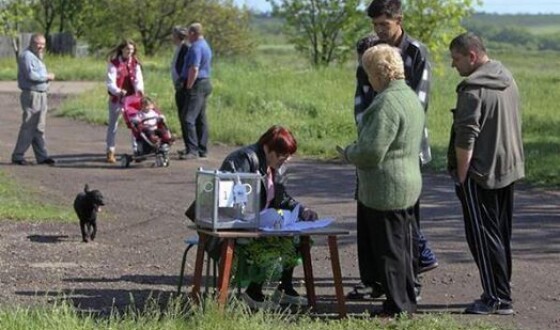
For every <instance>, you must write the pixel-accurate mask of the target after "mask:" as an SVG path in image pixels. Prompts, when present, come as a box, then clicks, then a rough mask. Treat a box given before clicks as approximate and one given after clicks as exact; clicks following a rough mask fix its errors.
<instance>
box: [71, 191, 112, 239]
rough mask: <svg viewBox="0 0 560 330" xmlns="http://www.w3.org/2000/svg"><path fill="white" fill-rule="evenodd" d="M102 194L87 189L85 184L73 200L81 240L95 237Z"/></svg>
mask: <svg viewBox="0 0 560 330" xmlns="http://www.w3.org/2000/svg"><path fill="white" fill-rule="evenodd" d="M103 205H105V203H104V202H103V195H102V194H101V192H100V191H99V190H89V186H88V185H87V184H86V186H85V187H84V192H81V193H79V194H78V195H77V196H76V199H75V200H74V210H75V211H76V214H77V215H78V218H79V219H80V229H81V230H82V240H83V241H84V242H86V243H87V242H88V240H91V241H93V240H94V239H95V234H96V233H97V212H99V211H101V206H103Z"/></svg>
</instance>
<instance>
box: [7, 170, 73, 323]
mask: <svg viewBox="0 0 560 330" xmlns="http://www.w3.org/2000/svg"><path fill="white" fill-rule="evenodd" d="M40 196H41V193H40V192H38V191H35V190H34V189H33V188H31V187H26V186H23V187H22V185H21V184H19V183H17V182H16V181H15V180H14V179H12V178H10V177H8V176H7V175H6V174H5V173H3V172H0V219H3V220H13V221H25V222H34V223H37V222H53V221H56V222H75V221H76V217H75V215H74V214H73V211H72V210H70V209H69V208H63V207H60V206H56V205H52V204H48V203H43V202H41V201H40ZM0 329H3V328H2V327H0ZM6 329H7V328H6Z"/></svg>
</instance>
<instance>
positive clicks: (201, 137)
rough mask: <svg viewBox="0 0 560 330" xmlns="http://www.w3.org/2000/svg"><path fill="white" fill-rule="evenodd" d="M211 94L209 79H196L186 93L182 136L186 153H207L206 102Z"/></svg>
mask: <svg viewBox="0 0 560 330" xmlns="http://www.w3.org/2000/svg"><path fill="white" fill-rule="evenodd" d="M210 93H212V84H211V83H210V79H198V80H197V81H196V82H195V83H194V85H193V87H192V88H191V89H189V90H187V91H186V94H187V95H186V97H185V104H184V106H183V109H184V110H183V114H182V115H183V117H182V121H183V125H185V132H186V134H185V135H184V136H183V140H184V142H185V147H186V151H187V153H190V154H195V155H199V154H206V153H207V152H208V123H207V121H206V100H207V99H208V96H209V95H210Z"/></svg>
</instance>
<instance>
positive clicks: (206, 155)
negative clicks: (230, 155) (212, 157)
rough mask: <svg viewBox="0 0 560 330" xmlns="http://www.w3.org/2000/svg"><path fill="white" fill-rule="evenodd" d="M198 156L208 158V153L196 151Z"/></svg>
mask: <svg viewBox="0 0 560 330" xmlns="http://www.w3.org/2000/svg"><path fill="white" fill-rule="evenodd" d="M198 157H200V158H208V154H207V153H205V152H199V153H198Z"/></svg>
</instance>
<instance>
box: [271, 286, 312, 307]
mask: <svg viewBox="0 0 560 330" xmlns="http://www.w3.org/2000/svg"><path fill="white" fill-rule="evenodd" d="M270 300H272V301H274V302H275V303H278V304H280V305H297V306H307V298H305V297H302V296H290V295H288V294H286V293H285V292H284V291H282V290H279V289H276V290H274V293H273V294H272V297H271V298H270Z"/></svg>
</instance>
